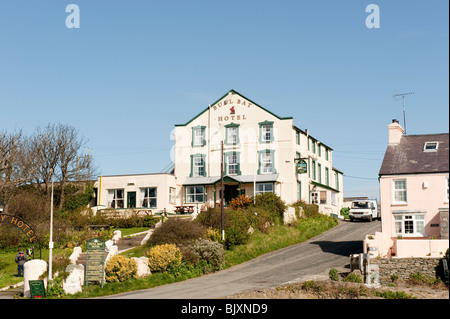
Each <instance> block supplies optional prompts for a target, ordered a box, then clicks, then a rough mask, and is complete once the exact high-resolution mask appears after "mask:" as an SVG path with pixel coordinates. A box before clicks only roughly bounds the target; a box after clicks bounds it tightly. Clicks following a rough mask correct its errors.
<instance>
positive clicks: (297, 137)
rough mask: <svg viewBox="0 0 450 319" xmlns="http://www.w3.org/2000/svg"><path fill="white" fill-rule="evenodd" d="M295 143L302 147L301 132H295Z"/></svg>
mask: <svg viewBox="0 0 450 319" xmlns="http://www.w3.org/2000/svg"><path fill="white" fill-rule="evenodd" d="M295 141H296V143H297V145H300V132H298V131H296V132H295Z"/></svg>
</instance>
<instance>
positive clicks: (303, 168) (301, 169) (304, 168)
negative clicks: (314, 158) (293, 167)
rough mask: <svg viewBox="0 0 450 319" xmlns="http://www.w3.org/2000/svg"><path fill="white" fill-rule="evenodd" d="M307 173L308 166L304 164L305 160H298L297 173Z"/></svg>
mask: <svg viewBox="0 0 450 319" xmlns="http://www.w3.org/2000/svg"><path fill="white" fill-rule="evenodd" d="M307 172H308V164H306V161H305V160H302V159H301V160H299V161H298V162H297V173H298V174H304V173H307Z"/></svg>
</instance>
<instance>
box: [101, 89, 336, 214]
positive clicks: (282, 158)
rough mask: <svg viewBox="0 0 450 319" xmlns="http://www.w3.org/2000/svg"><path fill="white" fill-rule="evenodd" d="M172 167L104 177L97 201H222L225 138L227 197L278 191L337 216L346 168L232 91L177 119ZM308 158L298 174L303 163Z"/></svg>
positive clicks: (289, 122)
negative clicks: (165, 170) (183, 119)
mask: <svg viewBox="0 0 450 319" xmlns="http://www.w3.org/2000/svg"><path fill="white" fill-rule="evenodd" d="M174 135H175V143H174V149H173V155H174V170H173V171H172V173H170V174H143V175H127V176H123V175H121V176H100V177H99V179H98V181H97V184H96V186H97V205H98V206H99V207H98V208H106V207H111V208H123V209H126V208H136V209H151V210H152V211H153V212H160V211H163V210H164V209H166V210H167V211H169V212H173V211H174V209H175V207H176V206H185V205H186V206H194V208H195V210H197V209H201V208H204V207H207V206H209V207H211V206H214V205H216V204H218V203H220V186H221V162H222V160H221V144H222V141H223V145H224V161H223V165H224V201H225V205H226V204H227V203H228V202H229V201H230V200H231V199H232V198H234V197H236V196H238V195H240V194H246V195H247V196H249V197H251V196H253V195H255V194H259V193H263V192H274V193H276V194H277V195H278V196H280V197H281V199H282V200H284V201H285V202H286V203H287V204H291V203H294V202H296V201H298V200H303V201H305V202H307V203H315V204H318V205H319V210H320V211H321V212H322V213H325V214H328V215H329V214H334V215H339V212H340V209H341V208H342V204H343V197H344V196H343V176H342V172H340V171H339V170H337V169H336V168H334V167H333V164H332V158H333V149H332V148H331V147H329V146H327V145H325V144H324V143H322V142H320V141H318V140H317V139H315V138H313V137H312V136H310V135H309V134H308V130H305V131H303V130H301V129H299V128H298V127H296V126H294V124H293V118H292V117H279V116H277V115H275V114H274V113H272V112H270V111H268V110H266V109H265V108H263V107H262V106H260V105H258V104H256V103H255V102H253V101H251V100H250V99H248V98H246V97H245V96H243V95H241V94H240V93H238V92H236V91H234V90H231V91H229V92H228V93H227V94H225V95H224V96H222V97H221V98H220V99H218V100H217V101H216V102H214V103H212V104H211V105H210V106H208V107H207V108H206V109H204V110H203V111H202V112H200V113H199V114H198V115H196V116H195V117H193V118H192V119H190V120H189V121H187V122H186V123H185V124H177V125H175V132H174ZM299 161H300V162H301V164H303V165H301V166H304V164H306V165H307V171H306V172H302V173H299V169H298V166H299V165H298V162H299Z"/></svg>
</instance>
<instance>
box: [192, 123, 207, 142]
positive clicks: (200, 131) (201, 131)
mask: <svg viewBox="0 0 450 319" xmlns="http://www.w3.org/2000/svg"><path fill="white" fill-rule="evenodd" d="M205 130H206V128H205V127H204V126H196V127H193V128H192V146H204V145H205V144H206V139H205Z"/></svg>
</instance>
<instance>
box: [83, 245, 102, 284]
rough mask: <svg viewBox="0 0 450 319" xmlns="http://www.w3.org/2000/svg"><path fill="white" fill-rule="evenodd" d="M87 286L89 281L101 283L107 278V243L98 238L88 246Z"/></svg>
mask: <svg viewBox="0 0 450 319" xmlns="http://www.w3.org/2000/svg"><path fill="white" fill-rule="evenodd" d="M86 251H87V252H86V286H87V285H88V282H89V281H98V282H101V284H102V287H103V278H104V277H105V242H103V241H101V240H100V239H98V238H93V239H91V240H89V241H88V242H87V244H86Z"/></svg>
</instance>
